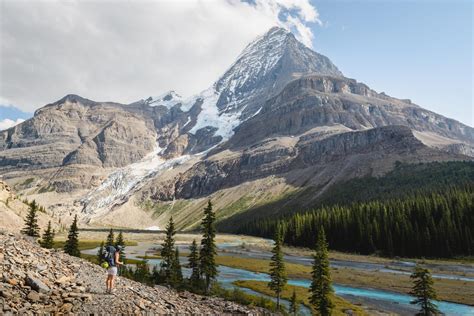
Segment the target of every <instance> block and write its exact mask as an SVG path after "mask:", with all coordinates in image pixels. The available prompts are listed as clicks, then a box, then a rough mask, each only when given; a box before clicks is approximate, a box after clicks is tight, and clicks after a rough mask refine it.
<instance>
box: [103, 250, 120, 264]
mask: <svg viewBox="0 0 474 316" xmlns="http://www.w3.org/2000/svg"><path fill="white" fill-rule="evenodd" d="M116 251H117V249H115V247H114V246H107V247H105V251H104V254H103V256H104V260H105V261H106V262H107V263H108V264H109V267H115V252H116Z"/></svg>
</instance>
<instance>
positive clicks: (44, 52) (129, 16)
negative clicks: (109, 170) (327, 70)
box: [0, 0, 321, 111]
mask: <svg viewBox="0 0 474 316" xmlns="http://www.w3.org/2000/svg"><path fill="white" fill-rule="evenodd" d="M0 1H1V4H0V5H1V10H0V98H3V99H7V100H8V101H9V103H11V104H15V105H16V106H19V107H20V108H22V109H23V110H27V111H32V110H34V109H36V108H38V107H40V106H42V105H44V104H47V103H49V102H53V101H56V100H58V99H59V98H61V97H62V96H64V95H66V94H69V93H75V94H79V95H82V96H84V97H87V98H89V99H93V100H98V101H107V100H112V101H118V102H124V103H128V102H133V101H136V100H138V99H141V98H145V97H147V96H149V95H157V94H160V93H162V92H164V91H166V90H170V89H173V90H176V91H177V92H178V93H180V94H182V95H184V96H188V95H190V94H194V93H197V92H199V91H201V90H203V89H205V88H207V87H208V86H209V85H210V84H211V83H212V82H213V81H214V80H216V79H217V77H218V76H219V75H221V74H222V73H223V72H224V71H225V69H226V68H227V67H228V66H229V65H230V64H231V63H232V62H233V61H234V59H235V57H236V56H237V55H238V54H239V53H240V51H241V50H242V49H243V48H244V47H245V45H246V44H247V43H248V42H250V41H251V40H253V39H254V38H255V37H256V36H258V35H260V34H262V33H263V32H265V31H267V30H268V29H269V28H270V27H272V26H274V25H280V26H284V27H286V28H288V29H291V30H292V31H293V32H294V33H295V36H296V37H297V38H298V39H299V40H301V41H302V42H303V43H305V44H306V45H307V46H311V39H312V37H313V34H312V32H311V29H310V28H308V23H316V24H320V23H321V22H320V20H319V14H318V12H317V10H316V9H315V8H314V6H312V5H311V4H310V2H309V0H251V1H249V2H250V3H248V2H241V1H238V0H216V1H202V0H187V1H176V0H156V1H150V0H135V1H125V0H121V1H107V0H83V1H79V0H67V1H63V0H49V1H48V0H39V1H25V0H0Z"/></svg>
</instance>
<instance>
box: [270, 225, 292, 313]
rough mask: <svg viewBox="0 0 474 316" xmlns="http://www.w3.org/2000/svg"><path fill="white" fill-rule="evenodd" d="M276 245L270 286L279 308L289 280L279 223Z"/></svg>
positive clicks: (271, 264) (271, 262)
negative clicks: (282, 293)
mask: <svg viewBox="0 0 474 316" xmlns="http://www.w3.org/2000/svg"><path fill="white" fill-rule="evenodd" d="M274 238H275V246H274V247H273V249H272V253H273V256H272V258H271V259H270V260H271V261H270V282H269V283H268V287H269V288H270V289H271V290H272V291H273V292H275V295H276V298H277V309H278V310H279V309H280V297H281V292H282V291H283V288H284V287H285V285H286V282H287V281H288V278H287V276H286V271H285V262H284V260H283V252H282V249H281V247H282V243H283V238H282V231H281V226H280V225H278V226H277V229H276V230H275V237H274Z"/></svg>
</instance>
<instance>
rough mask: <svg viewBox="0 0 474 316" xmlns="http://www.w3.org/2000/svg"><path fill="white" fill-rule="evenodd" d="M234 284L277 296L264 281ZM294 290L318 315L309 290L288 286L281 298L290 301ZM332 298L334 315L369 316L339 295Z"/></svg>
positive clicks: (241, 281)
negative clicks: (310, 300) (349, 312)
mask: <svg viewBox="0 0 474 316" xmlns="http://www.w3.org/2000/svg"><path fill="white" fill-rule="evenodd" d="M233 284H234V285H236V286H240V287H245V288H248V289H251V290H253V291H255V292H259V293H262V294H265V295H268V296H272V297H275V294H274V293H273V291H271V290H270V289H269V288H268V286H267V284H268V283H267V282H264V281H254V280H245V281H243V280H239V281H235V282H234V283H233ZM293 290H294V291H295V293H296V297H297V299H298V300H299V301H300V302H302V303H303V304H304V305H305V306H307V307H309V308H311V310H312V312H313V314H316V312H315V311H314V310H313V308H312V306H311V303H310V302H309V290H308V289H307V288H304V287H301V286H293V285H287V286H285V288H284V289H283V292H282V295H281V297H282V298H283V299H286V300H290V299H291V296H292V294H293ZM331 297H332V302H333V303H334V309H333V312H332V315H334V316H339V315H341V316H343V315H346V313H345V311H347V310H352V312H353V315H367V313H366V312H365V311H364V310H363V309H362V308H361V307H359V306H356V305H354V304H352V303H350V302H348V301H346V300H345V299H343V298H341V297H339V296H337V295H332V296H331Z"/></svg>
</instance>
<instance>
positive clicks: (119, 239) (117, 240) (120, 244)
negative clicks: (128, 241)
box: [115, 232, 125, 262]
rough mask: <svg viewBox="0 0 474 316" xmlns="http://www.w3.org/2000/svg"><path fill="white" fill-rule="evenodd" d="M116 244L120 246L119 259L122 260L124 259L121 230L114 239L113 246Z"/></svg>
mask: <svg viewBox="0 0 474 316" xmlns="http://www.w3.org/2000/svg"><path fill="white" fill-rule="evenodd" d="M117 246H121V247H122V249H120V261H121V262H124V261H125V240H124V239H123V234H122V232H119V234H118V236H117V239H116V240H115V247H117Z"/></svg>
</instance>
